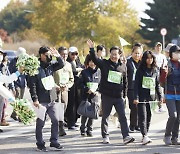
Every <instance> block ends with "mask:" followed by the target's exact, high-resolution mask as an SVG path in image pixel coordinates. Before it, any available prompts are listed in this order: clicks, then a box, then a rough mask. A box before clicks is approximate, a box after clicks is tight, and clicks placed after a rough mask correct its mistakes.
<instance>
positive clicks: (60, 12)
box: [32, 0, 96, 44]
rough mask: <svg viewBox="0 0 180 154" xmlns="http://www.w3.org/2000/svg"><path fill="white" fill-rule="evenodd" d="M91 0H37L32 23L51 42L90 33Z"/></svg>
mask: <svg viewBox="0 0 180 154" xmlns="http://www.w3.org/2000/svg"><path fill="white" fill-rule="evenodd" d="M93 4H94V2H93V0H88V1H87V0H74V1H71V0H69V1H68V0H51V1H49V0H37V1H34V9H35V13H34V14H33V15H32V16H33V17H32V23H33V25H34V26H35V28H36V29H37V30H40V31H42V32H44V33H45V34H46V35H47V36H48V37H49V39H50V41H51V42H52V43H53V44H58V43H59V42H61V41H64V40H66V41H71V40H74V39H76V38H77V39H79V38H83V37H87V36H89V35H90V31H91V29H92V25H93V24H94V20H96V18H95V11H94V10H93Z"/></svg>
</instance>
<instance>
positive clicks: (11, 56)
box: [4, 50, 16, 61]
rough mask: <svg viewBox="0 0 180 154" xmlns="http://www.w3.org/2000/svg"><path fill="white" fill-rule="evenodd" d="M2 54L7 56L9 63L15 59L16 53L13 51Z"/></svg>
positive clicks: (5, 51)
mask: <svg viewBox="0 0 180 154" xmlns="http://www.w3.org/2000/svg"><path fill="white" fill-rule="evenodd" d="M4 53H6V54H7V57H8V60H9V61H11V60H12V59H14V58H15V57H16V51H14V50H4Z"/></svg>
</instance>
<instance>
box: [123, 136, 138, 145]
mask: <svg viewBox="0 0 180 154" xmlns="http://www.w3.org/2000/svg"><path fill="white" fill-rule="evenodd" d="M134 141H135V139H134V137H131V136H126V137H125V138H124V144H128V143H131V142H134Z"/></svg>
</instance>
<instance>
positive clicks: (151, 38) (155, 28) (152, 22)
mask: <svg viewBox="0 0 180 154" xmlns="http://www.w3.org/2000/svg"><path fill="white" fill-rule="evenodd" d="M147 4H148V6H149V7H150V9H149V10H148V9H147V10H145V13H146V14H147V15H148V16H149V17H150V18H149V19H144V18H142V19H141V22H142V26H141V30H140V31H139V33H140V34H141V35H142V37H143V38H144V39H146V40H147V41H148V43H147V45H148V46H151V47H153V46H154V43H155V42H157V41H161V40H162V36H161V34H160V30H161V28H166V29H167V35H166V43H169V42H171V40H172V39H173V38H177V37H178V36H179V34H180V9H179V8H180V1H179V0H154V3H147Z"/></svg>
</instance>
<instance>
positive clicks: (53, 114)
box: [36, 103, 59, 146]
mask: <svg viewBox="0 0 180 154" xmlns="http://www.w3.org/2000/svg"><path fill="white" fill-rule="evenodd" d="M41 105H43V106H45V107H46V108H47V111H46V115H47V114H48V115H49V117H50V119H51V123H52V125H51V138H50V142H51V143H52V144H58V135H59V134H58V131H59V124H58V121H59V118H58V114H57V113H58V112H57V110H58V106H57V104H56V103H49V104H48V103H41ZM45 121H46V120H44V121H43V120H41V119H39V118H37V120H36V140H37V142H36V145H37V146H42V145H45V142H44V140H43V135H42V130H43V127H44V124H45Z"/></svg>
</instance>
